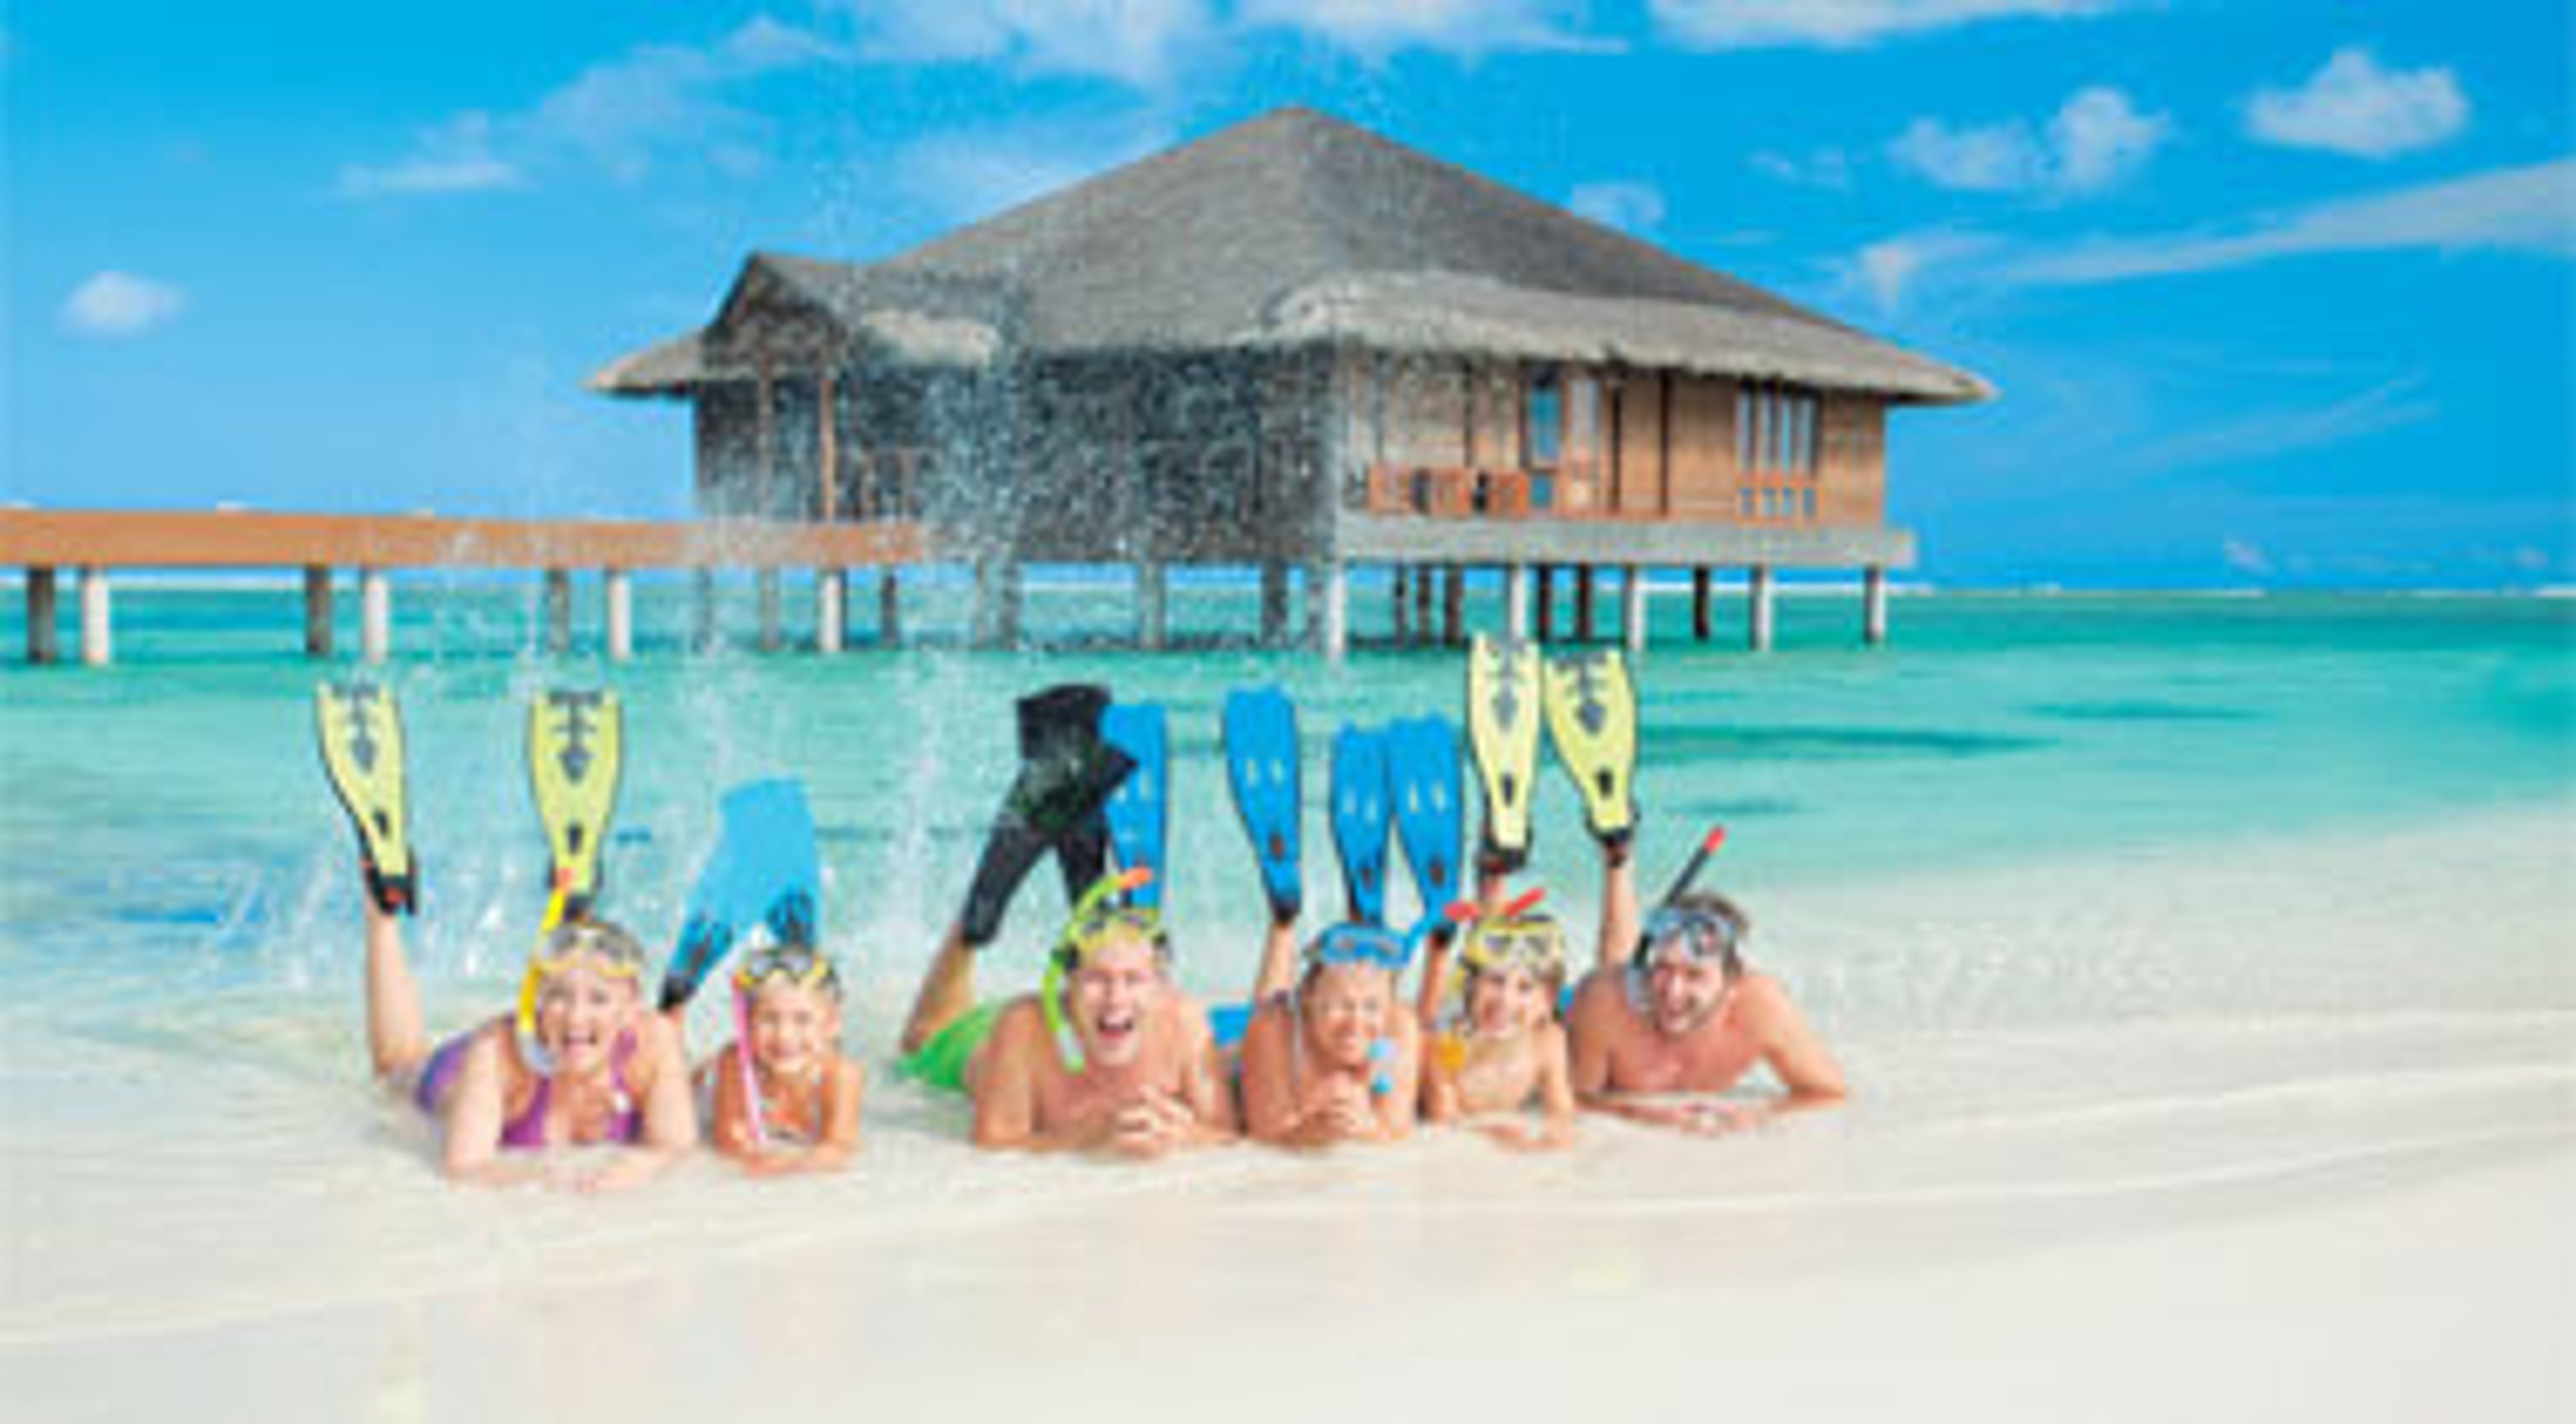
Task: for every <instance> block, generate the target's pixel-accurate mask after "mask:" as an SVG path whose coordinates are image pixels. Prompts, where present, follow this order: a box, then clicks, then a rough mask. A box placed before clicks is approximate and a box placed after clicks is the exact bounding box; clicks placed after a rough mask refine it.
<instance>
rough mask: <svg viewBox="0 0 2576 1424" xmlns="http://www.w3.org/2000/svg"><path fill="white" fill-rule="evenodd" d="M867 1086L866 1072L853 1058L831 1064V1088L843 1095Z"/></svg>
mask: <svg viewBox="0 0 2576 1424" xmlns="http://www.w3.org/2000/svg"><path fill="white" fill-rule="evenodd" d="M867 1085H868V1070H867V1068H866V1067H865V1066H863V1065H862V1064H861V1063H860V1062H859V1060H857V1059H855V1058H839V1059H835V1060H833V1063H832V1087H833V1088H834V1090H836V1091H838V1092H843V1093H856V1092H858V1091H860V1090H861V1089H863V1088H865V1087H866V1086H867Z"/></svg>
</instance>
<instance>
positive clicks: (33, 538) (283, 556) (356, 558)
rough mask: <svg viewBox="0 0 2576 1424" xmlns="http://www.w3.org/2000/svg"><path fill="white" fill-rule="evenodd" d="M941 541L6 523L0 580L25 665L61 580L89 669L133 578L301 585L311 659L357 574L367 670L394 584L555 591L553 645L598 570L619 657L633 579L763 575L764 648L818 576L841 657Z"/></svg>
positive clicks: (86, 518) (172, 522)
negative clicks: (425, 580)
mask: <svg viewBox="0 0 2576 1424" xmlns="http://www.w3.org/2000/svg"><path fill="white" fill-rule="evenodd" d="M927 550H928V540H927V538H926V537H925V536H924V534H923V531H922V529H921V526H920V525H918V524H912V523H905V522H893V521H872V522H867V523H857V524H787V523H772V522H768V521H762V520H730V519H729V520H696V521H650V520H529V519H447V518H440V517H437V516H434V515H348V514H267V513H252V512H247V511H242V512H235V511H216V512H212V513H205V512H161V511H108V510H6V511H0V565H6V564H15V565H18V566H20V567H22V568H24V569H25V570H26V586H27V656H28V658H29V660H30V661H34V662H52V661H54V660H55V659H56V657H57V656H58V655H59V649H58V647H57V645H56V641H55V639H56V634H55V627H54V625H55V621H56V605H57V600H58V597H59V594H58V588H59V583H58V580H59V576H60V571H61V570H64V569H72V570H76V571H77V572H78V573H79V575H80V603H81V608H80V613H81V617H80V629H81V658H82V661H84V662H88V663H92V664H103V663H106V662H108V661H109V660H110V656H111V653H110V649H111V648H112V646H113V642H114V628H113V616H112V612H111V608H112V604H111V593H110V590H111V583H110V577H109V575H110V572H111V571H113V570H119V569H260V568H267V569H301V570H302V571H303V573H304V607H305V649H306V651H307V652H309V653H311V654H313V655H315V656H327V655H328V654H329V652H330V648H331V591H332V575H333V571H334V570H335V569H339V568H355V569H356V570H358V580H359V595H360V604H361V609H362V617H361V620H360V628H361V642H362V645H363V649H364V653H365V656H366V657H367V658H368V660H369V661H382V660H383V659H384V658H385V657H386V656H387V654H388V653H389V652H390V650H391V643H392V623H393V618H392V589H391V585H390V584H389V583H388V582H387V581H386V574H387V572H388V571H389V570H395V569H424V568H475V569H525V570H528V571H530V572H535V573H543V574H544V575H545V576H546V612H547V624H548V629H547V633H548V642H549V643H550V644H553V645H555V646H558V647H560V646H562V645H565V644H567V643H568V642H569V641H570V633H569V630H570V625H571V604H572V596H571V589H572V575H573V572H574V571H575V570H596V571H598V572H599V573H600V575H601V576H602V578H603V580H604V582H605V588H606V594H607V603H608V618H607V624H608V628H607V632H608V638H607V643H608V649H607V650H608V655H609V656H610V658H612V659H615V660H619V661H623V660H624V659H626V658H629V657H631V656H633V653H634V600H633V585H632V576H633V575H634V574H635V573H637V572H649V571H653V570H690V571H695V572H697V573H699V574H700V575H701V581H700V591H701V599H700V602H701V611H702V612H701V617H702V621H703V620H704V616H705V614H704V610H705V608H706V606H707V603H708V594H707V589H708V586H707V583H706V578H707V576H710V575H712V573H713V571H715V570H717V569H724V568H750V569H757V570H760V571H761V573H762V589H761V623H762V627H761V639H762V642H763V644H764V645H775V643H776V642H777V622H778V619H777V589H776V575H777V572H778V570H780V569H782V568H810V569H813V570H815V571H816V572H817V574H818V575H819V578H818V580H817V585H816V586H817V589H818V593H817V606H816V617H815V623H816V643H817V645H818V646H819V647H820V648H821V649H822V650H823V651H825V652H836V651H838V650H839V649H840V646H841V644H842V642H843V637H844V630H845V628H846V623H847V600H848V580H847V576H846V571H847V570H848V569H851V568H854V567H871V566H873V567H886V566H893V565H901V564H912V563H919V562H921V561H922V560H923V559H924V558H925V557H926V555H927ZM895 587H896V585H895V583H894V581H893V580H891V579H889V580H883V581H881V584H880V589H881V597H882V598H883V599H884V601H885V606H884V607H882V608H881V609H880V610H879V619H880V626H881V627H882V628H883V629H885V630H886V631H887V633H888V635H889V636H892V635H893V633H894V630H895V629H896V628H897V622H896V619H897V610H896V608H895V607H894V590H895Z"/></svg>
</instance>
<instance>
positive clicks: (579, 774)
mask: <svg viewBox="0 0 2576 1424" xmlns="http://www.w3.org/2000/svg"><path fill="white" fill-rule="evenodd" d="M624 727H625V715H624V710H623V708H622V707H621V706H620V704H619V703H618V700H617V694H616V693H614V692H567V691H563V690H560V689H558V690H554V691H549V692H546V693H544V694H542V695H540V696H539V697H538V698H537V700H536V701H535V702H533V703H531V704H529V707H528V785H529V789H530V790H532V791H533V792H534V793H535V794H536V799H537V819H538V820H540V821H542V822H544V823H545V828H546V854H547V856H548V858H549V860H550V863H551V872H552V873H551V874H550V875H549V876H548V883H549V885H550V886H551V887H552V888H553V890H554V891H555V892H556V893H558V894H560V895H562V896H563V902H564V913H565V915H566V916H567V917H569V918H573V919H579V918H580V917H581V916H583V915H584V914H587V913H588V912H589V910H590V903H591V901H592V900H594V899H596V898H597V897H598V895H599V883H600V877H601V870H600V851H601V850H602V848H603V847H604V846H605V845H606V844H607V841H608V819H609V817H610V816H611V815H613V814H614V813H615V812H616V810H617V780H618V773H619V770H620V768H621V765H622V760H623V755H624V751H623V749H624V736H623V733H624Z"/></svg>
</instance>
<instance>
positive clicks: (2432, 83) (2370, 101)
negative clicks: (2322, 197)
mask: <svg viewBox="0 0 2576 1424" xmlns="http://www.w3.org/2000/svg"><path fill="white" fill-rule="evenodd" d="M2468 122H2469V101H2468V99H2467V98H2466V97H2465V96H2463V95H2462V94H2461V93H2460V86H2459V81H2458V80H2457V79H2455V78H2454V77H2453V76H2452V74H2451V71H2450V70H2448V69H2415V70H2408V71H2404V72H2402V73H2400V72H2392V71H2389V70H2385V69H2382V68H2380V67H2379V63H2378V61H2376V60H2374V59H2372V58H2371V57H2370V51H2368V50H2365V49H2342V50H2337V51H2335V54H2334V57H2333V58H2332V59H2329V60H2327V61H2326V64H2325V67H2324V68H2323V69H2320V70H2318V71H2317V72H2316V73H2315V74H2314V75H2313V76H2311V77H2310V78H2309V80H2308V82H2307V83H2306V84H2305V85H2302V86H2301V87H2299V88H2297V89H2286V90H2284V89H2263V90H2258V91H2257V92H2256V93H2255V95H2254V98H2253V99H2252V101H2250V102H2249V103H2248V104H2247V105H2246V111H2245V129H2246V132H2248V133H2250V134H2252V135H2253V136H2254V137H2256V138H2258V139H2261V140H2263V141H2264V142H2266V143H2275V144H2280V145H2282V146H2284V147H2288V148H2322V149H2326V150H2329V151H2331V152H2334V153H2345V154H2351V155H2353V156H2354V157H2357V158H2389V157H2394V156H2395V155H2397V154H2401V153H2412V152H2414V151H2415V150H2417V149H2421V148H2430V147H2432V146H2433V145H2435V144H2437V143H2440V142H2442V141H2443V140H2445V139H2448V138H2450V137H2452V136H2453V135H2455V134H2457V133H2459V132H2460V130H2462V129H2463V128H2466V127H2467V126H2468Z"/></svg>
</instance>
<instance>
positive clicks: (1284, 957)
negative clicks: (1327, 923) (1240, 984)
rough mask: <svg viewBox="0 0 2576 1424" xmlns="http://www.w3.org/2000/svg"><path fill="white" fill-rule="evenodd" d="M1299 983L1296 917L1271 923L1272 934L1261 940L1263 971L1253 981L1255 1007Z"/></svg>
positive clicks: (1275, 919) (1273, 918)
mask: <svg viewBox="0 0 2576 1424" xmlns="http://www.w3.org/2000/svg"><path fill="white" fill-rule="evenodd" d="M1296 983H1297V921H1296V920H1295V919H1294V918H1290V919H1280V918H1277V917H1276V916H1274V917H1272V919H1271V921H1270V931H1269V933H1268V934H1266V935H1264V936H1263V937H1262V940H1261V969H1260V972H1258V973H1256V974H1255V975H1254V976H1253V979H1252V1004H1253V1007H1254V1008H1259V1007H1260V1006H1261V1005H1263V1004H1265V1003H1267V1002H1269V1000H1270V996H1271V995H1273V994H1277V993H1281V992H1283V991H1285V990H1287V989H1289V988H1292V987H1294V986H1295V984H1296Z"/></svg>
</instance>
